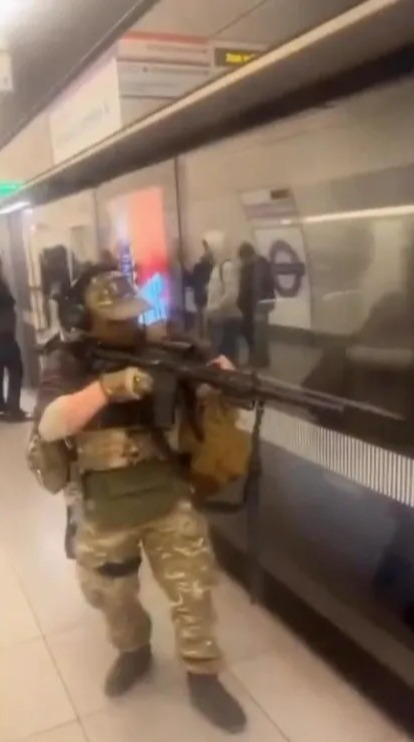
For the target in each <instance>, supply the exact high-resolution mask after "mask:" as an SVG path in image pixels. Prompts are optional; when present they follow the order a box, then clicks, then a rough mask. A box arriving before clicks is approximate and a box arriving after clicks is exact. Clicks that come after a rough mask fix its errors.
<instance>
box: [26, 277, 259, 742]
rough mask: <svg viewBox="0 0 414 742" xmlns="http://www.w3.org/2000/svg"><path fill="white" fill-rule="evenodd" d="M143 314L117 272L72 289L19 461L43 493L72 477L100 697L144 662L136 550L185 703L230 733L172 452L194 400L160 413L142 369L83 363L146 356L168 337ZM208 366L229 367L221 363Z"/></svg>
mask: <svg viewBox="0 0 414 742" xmlns="http://www.w3.org/2000/svg"><path fill="white" fill-rule="evenodd" d="M147 309H148V305H147V304H146V303H145V302H144V301H143V300H142V299H141V298H140V297H139V296H138V295H137V293H136V290H135V288H134V286H133V285H132V284H131V283H130V282H129V281H128V280H127V278H126V277H125V276H123V275H121V274H120V273H119V272H116V271H112V270H109V271H108V270H107V268H105V267H104V266H97V267H96V269H95V270H92V269H91V270H90V271H89V272H85V273H84V274H83V275H82V276H80V277H79V279H78V281H77V282H76V283H75V284H74V285H73V286H72V287H71V289H70V292H69V293H68V295H67V296H65V297H64V298H63V299H62V302H61V306H60V322H61V326H62V329H63V331H64V333H65V336H66V337H67V338H68V339H69V338H70V342H69V340H68V342H65V343H62V346H61V347H60V348H58V349H57V350H56V351H54V352H53V353H51V354H50V356H48V358H47V361H46V363H45V366H44V369H43V372H42V378H41V384H40V389H39V393H38V400H37V405H36V410H35V425H34V428H33V432H32V436H31V440H30V444H29V453H28V460H29V466H30V469H31V470H32V471H33V472H34V473H35V475H36V477H37V479H38V481H39V482H40V483H41V484H43V486H45V487H46V488H47V489H49V490H50V491H51V492H59V491H60V490H62V489H65V488H66V487H67V486H68V484H69V477H70V471H71V470H73V469H74V468H75V471H76V472H77V478H78V482H79V486H80V492H81V495H82V514H81V518H80V522H79V523H78V524H76V525H77V534H76V545H75V553H76V561H77V566H78V576H79V581H80V585H81V588H82V590H83V593H84V595H85V597H86V599H87V601H88V602H89V603H90V604H91V605H92V606H93V607H95V608H97V609H99V610H100V611H101V612H102V614H103V617H104V619H105V622H106V624H107V628H108V632H109V637H110V639H111V641H112V644H113V645H114V646H115V647H116V649H117V650H118V657H117V659H116V660H115V662H114V664H113V666H112V668H111V669H110V671H109V673H108V676H107V678H106V683H105V690H106V693H107V695H108V696H110V697H116V696H121V695H122V694H124V693H126V692H127V691H128V690H130V689H131V688H132V686H133V685H135V684H136V683H138V682H139V681H140V680H141V679H142V678H143V677H144V676H145V675H147V673H148V672H149V670H150V668H151V664H152V649H151V620H150V617H149V615H148V613H147V612H146V611H145V609H144V607H143V606H142V604H141V602H140V600H139V597H138V587H139V583H138V569H139V566H140V562H141V552H142V550H143V551H144V552H145V553H146V556H147V557H148V560H149V563H150V565H151V569H152V571H153V574H154V576H155V578H156V579H157V581H158V583H159V584H160V585H161V587H162V588H163V589H164V591H165V593H166V595H167V597H168V598H169V601H170V605H171V616H172V620H173V622H174V626H175V633H176V640H177V649H178V653H179V655H180V657H181V660H182V662H183V664H184V667H185V669H186V672H187V684H188V689H189V693H190V698H191V701H192V703H193V705H194V706H195V708H196V709H197V710H198V711H199V712H200V713H201V714H203V715H204V716H205V717H206V718H207V719H208V720H210V721H211V722H212V723H213V724H215V725H216V726H218V727H221V728H222V729H224V730H226V731H229V732H233V733H234V732H238V731H242V730H243V729H244V727H245V725H246V716H245V713H244V711H243V709H242V708H241V706H240V705H239V703H238V702H237V700H236V699H235V698H233V696H232V695H231V694H230V693H229V692H228V691H227V690H226V688H225V687H224V685H222V683H221V681H220V679H219V673H220V671H221V669H222V655H221V651H220V648H219V646H218V642H217V639H216V636H215V627H214V621H215V614H214V609H213V602H212V594H211V593H212V586H213V582H214V558H213V552H212V549H211V545H210V540H209V536H208V527H207V522H206V520H205V518H204V516H203V515H202V514H201V513H200V512H199V511H198V510H197V509H196V508H195V507H194V505H193V504H192V500H191V498H192V494H193V488H192V486H191V485H190V483H189V481H188V477H187V476H186V475H185V473H184V472H183V471H182V469H181V466H178V465H177V458H176V456H177V448H176V447H177V446H178V440H179V425H180V420H184V419H185V416H186V415H188V416H189V417H188V419H191V418H192V416H193V415H194V414H196V412H197V407H198V405H197V397H196V396H195V397H194V399H192V401H190V400H188V401H187V402H186V401H185V399H184V396H185V395H184V394H183V395H179V394H178V395H172V397H171V400H172V403H173V407H172V409H171V408H170V407H169V405H168V404H166V405H165V404H164V406H163V409H162V420H160V419H159V413H160V410H159V405H156V394H157V391H156V388H155V386H154V384H156V381H154V378H152V377H151V376H149V375H148V374H147V373H146V372H145V371H144V370H143V369H140V368H138V367H136V366H133V367H127V368H124V369H122V368H121V369H119V370H117V371H115V370H111V369H108V370H106V371H105V369H103V368H102V367H99V368H96V367H94V366H93V364H92V365H91V357H90V352H89V351H90V346H91V344H92V345H93V344H96V343H99V345H100V346H101V347H102V346H103V347H106V348H111V347H114V346H115V347H116V348H120V347H124V348H125V349H128V348H130V349H131V348H132V349H134V351H135V352H136V353H138V352H140V353H143V354H145V351H146V350H147V351H148V350H151V347H153V349H154V348H155V347H156V343H157V342H159V340H160V339H161V338H163V339H164V340H165V339H167V334H166V329H165V327H164V326H163V324H162V323H159V324H158V326H157V325H156V324H154V325H151V326H149V327H145V326H143V325H141V324H139V323H138V319H139V318H141V317H143V316H144V315H145V313H146V312H147ZM153 343H155V345H152V344H153ZM200 352H201V351H200ZM204 360H205V362H207V358H206V359H204ZM212 362H213V363H215V364H216V365H218V366H220V367H221V368H222V369H224V370H226V369H231V368H232V365H231V364H230V363H229V361H228V360H227V359H224V358H216V359H215V360H212ZM187 396H188V395H187ZM157 410H158V412H157ZM166 413H167V414H166ZM174 441H175V442H174ZM174 451H175V452H176V453H175V454H174ZM75 495H76V493H75Z"/></svg>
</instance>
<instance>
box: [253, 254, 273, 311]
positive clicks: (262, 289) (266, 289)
mask: <svg viewBox="0 0 414 742" xmlns="http://www.w3.org/2000/svg"><path fill="white" fill-rule="evenodd" d="M257 271H258V278H257V300H258V301H272V300H273V301H274V299H275V293H276V292H275V284H274V280H273V272H272V266H271V265H270V262H269V261H268V260H267V258H264V257H263V256H260V257H259V259H258V261H257Z"/></svg>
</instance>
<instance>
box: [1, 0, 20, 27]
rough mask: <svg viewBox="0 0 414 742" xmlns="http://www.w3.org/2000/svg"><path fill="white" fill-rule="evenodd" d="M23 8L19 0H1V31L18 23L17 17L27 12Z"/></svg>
mask: <svg viewBox="0 0 414 742" xmlns="http://www.w3.org/2000/svg"><path fill="white" fill-rule="evenodd" d="M21 6H22V4H21V3H19V0H0V30H3V29H4V28H7V27H8V26H10V25H11V24H12V23H14V22H15V21H17V17H18V16H19V15H20V13H21V12H24V10H25V8H24V7H21Z"/></svg>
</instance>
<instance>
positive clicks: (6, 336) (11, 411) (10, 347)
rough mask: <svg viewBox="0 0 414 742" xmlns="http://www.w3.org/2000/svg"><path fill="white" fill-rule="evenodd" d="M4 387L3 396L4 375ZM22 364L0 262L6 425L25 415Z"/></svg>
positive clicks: (0, 368)
mask: <svg viewBox="0 0 414 742" xmlns="http://www.w3.org/2000/svg"><path fill="white" fill-rule="evenodd" d="M6 373H7V377H8V385H7V394H5V390H4V387H5V376H6ZM22 381H23V363H22V356H21V353H20V348H19V346H18V344H17V340H16V311H15V301H14V297H13V295H12V293H11V291H10V288H9V285H8V283H7V281H6V278H5V276H4V271H3V265H2V262H1V259H0V413H1V415H2V418H3V419H4V420H7V421H8V422H21V421H24V420H26V415H25V413H24V412H23V410H22V409H21V407H20V396H21V391H22Z"/></svg>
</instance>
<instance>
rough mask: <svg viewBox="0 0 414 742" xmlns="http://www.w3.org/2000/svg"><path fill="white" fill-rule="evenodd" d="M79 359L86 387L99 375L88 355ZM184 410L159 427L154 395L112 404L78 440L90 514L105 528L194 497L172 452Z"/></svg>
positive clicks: (149, 517)
mask: <svg viewBox="0 0 414 742" xmlns="http://www.w3.org/2000/svg"><path fill="white" fill-rule="evenodd" d="M76 360H77V365H78V368H79V371H80V378H79V380H78V388H79V389H80V388H84V387H85V386H87V384H88V383H90V382H91V381H93V380H95V379H96V374H93V373H92V372H91V370H90V369H89V368H88V366H87V364H84V363H83V359H82V356H79V355H78V356H77V359H76ZM164 408H165V405H164ZM172 412H174V410H173V411H172ZM179 414H180V411H179V409H178V408H177V409H176V410H175V418H176V419H175V420H174V415H173V414H171V411H170V414H169V418H170V419H169V420H167V419H165V420H164V424H163V425H162V426H161V428H160V427H158V428H157V427H156V422H157V421H156V420H155V406H154V399H153V397H147V398H145V399H143V400H140V401H136V402H128V403H122V404H112V405H109V406H108V407H106V408H105V409H104V410H102V411H101V412H100V413H98V414H97V415H96V416H95V417H94V418H93V419H92V420H91V421H90V423H89V424H88V425H87V427H86V428H85V429H84V430H83V431H82V432H81V433H80V434H78V435H77V436H75V437H74V438H73V441H72V443H73V447H74V452H75V457H76V462H77V469H78V472H79V477H80V481H81V488H82V491H83V495H84V511H85V515H86V517H87V518H90V519H93V520H94V521H96V522H97V523H98V524H100V525H101V526H102V527H104V528H123V527H125V528H127V527H131V526H137V525H140V524H143V523H146V522H150V521H153V520H156V519H158V518H161V517H163V516H165V515H167V514H168V513H169V512H170V511H171V509H172V508H173V507H174V505H175V504H176V502H177V501H178V500H180V499H183V498H187V497H189V496H190V493H191V491H190V486H189V484H188V483H187V482H186V481H185V480H184V478H183V477H181V476H180V475H179V473H178V469H177V467H176V466H175V465H174V461H173V458H172V457H171V456H170V455H169V452H170V451H171V448H173V447H174V443H175V441H174V439H175V438H176V427H177V418H178V416H179ZM170 447H171V448H170Z"/></svg>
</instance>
